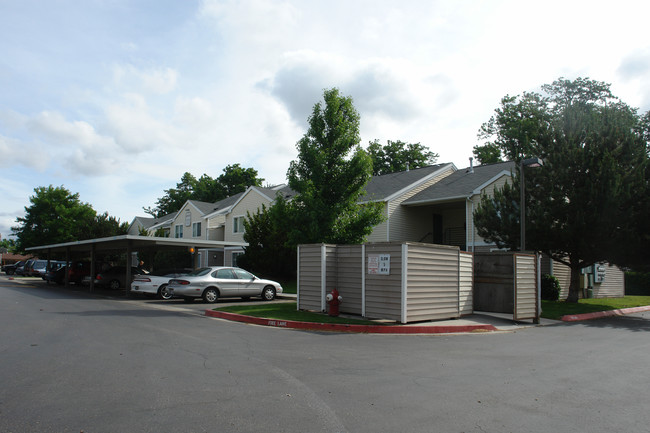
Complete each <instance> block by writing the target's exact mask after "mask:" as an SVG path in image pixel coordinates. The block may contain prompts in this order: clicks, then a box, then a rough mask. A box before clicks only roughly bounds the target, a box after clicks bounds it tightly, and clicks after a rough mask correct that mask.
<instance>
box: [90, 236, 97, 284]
mask: <svg viewBox="0 0 650 433" xmlns="http://www.w3.org/2000/svg"><path fill="white" fill-rule="evenodd" d="M95 271H96V269H95V244H92V245H91V246H90V289H89V290H90V291H91V292H92V291H94V290H95V275H97V274H96V273H95Z"/></svg>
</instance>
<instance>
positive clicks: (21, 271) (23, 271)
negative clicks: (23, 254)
mask: <svg viewBox="0 0 650 433" xmlns="http://www.w3.org/2000/svg"><path fill="white" fill-rule="evenodd" d="M35 261H36V260H35V259H29V260H27V261H26V262H25V263H24V264H22V265H20V266H16V272H15V273H16V275H29V273H28V272H29V270H30V269H31V267H32V265H33V264H34V262H35Z"/></svg>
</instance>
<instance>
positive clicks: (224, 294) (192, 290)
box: [167, 266, 282, 304]
mask: <svg viewBox="0 0 650 433" xmlns="http://www.w3.org/2000/svg"><path fill="white" fill-rule="evenodd" d="M167 290H168V291H169V292H170V293H171V294H172V296H177V297H181V298H183V299H184V300H185V301H186V302H192V301H193V300H194V298H203V300H204V301H205V302H207V303H210V304H212V303H215V302H217V300H218V299H219V298H232V297H240V298H243V299H248V298H250V297H251V296H260V297H261V298H262V299H263V300H265V301H272V300H273V299H275V296H276V295H277V294H278V293H282V286H281V285H280V284H279V283H276V282H275V281H271V280H263V279H261V278H258V277H256V276H255V275H253V274H251V273H250V272H248V271H245V270H244V269H240V268H229V267H221V266H212V267H208V268H199V269H197V270H195V271H192V272H190V273H189V274H187V275H186V276H184V277H182V278H174V279H172V280H170V281H169V284H168V285H167Z"/></svg>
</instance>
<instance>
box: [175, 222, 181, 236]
mask: <svg viewBox="0 0 650 433" xmlns="http://www.w3.org/2000/svg"><path fill="white" fill-rule="evenodd" d="M174 237H175V238H182V237H183V225H182V224H177V225H175V226H174Z"/></svg>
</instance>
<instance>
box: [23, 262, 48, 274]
mask: <svg viewBox="0 0 650 433" xmlns="http://www.w3.org/2000/svg"><path fill="white" fill-rule="evenodd" d="M46 271H47V260H34V263H32V265H31V266H30V267H29V270H25V275H27V276H29V277H42V276H43V275H44V274H45V272H46Z"/></svg>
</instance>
